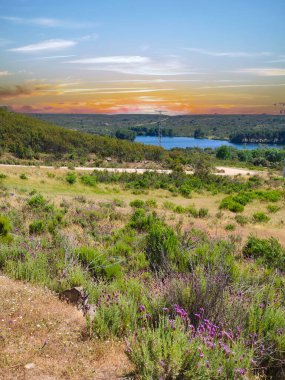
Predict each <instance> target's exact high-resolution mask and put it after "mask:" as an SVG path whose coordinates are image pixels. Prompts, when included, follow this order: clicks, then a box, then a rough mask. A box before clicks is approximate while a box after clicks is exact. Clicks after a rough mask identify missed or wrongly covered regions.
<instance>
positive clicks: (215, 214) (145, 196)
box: [1, 167, 285, 245]
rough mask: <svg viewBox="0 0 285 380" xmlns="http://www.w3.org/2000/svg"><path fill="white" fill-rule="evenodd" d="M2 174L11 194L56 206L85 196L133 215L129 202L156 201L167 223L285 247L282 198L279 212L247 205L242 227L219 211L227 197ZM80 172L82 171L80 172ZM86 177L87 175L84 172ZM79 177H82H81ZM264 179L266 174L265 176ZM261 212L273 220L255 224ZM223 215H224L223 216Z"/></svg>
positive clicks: (46, 174)
mask: <svg viewBox="0 0 285 380" xmlns="http://www.w3.org/2000/svg"><path fill="white" fill-rule="evenodd" d="M1 172H2V173H3V174H5V175H7V178H6V179H5V181H4V184H5V187H6V188H7V189H8V191H9V192H10V193H11V194H14V193H15V194H23V195H27V194H29V193H30V192H31V191H33V190H36V191H38V192H40V193H41V194H43V195H44V196H45V197H47V198H48V199H50V200H51V201H52V202H54V203H55V204H56V205H57V206H59V205H60V203H61V202H62V201H63V200H66V201H68V202H72V201H73V200H74V198H76V197H78V196H84V198H86V200H87V201H92V202H95V203H96V202H101V201H110V202H111V201H112V200H113V199H114V198H116V199H119V200H120V201H122V202H124V203H126V207H125V212H129V213H131V211H132V208H131V207H130V206H129V204H130V202H131V201H133V200H135V199H138V198H139V199H141V200H143V201H147V200H150V199H154V200H155V201H156V203H157V207H156V211H157V212H158V213H159V214H161V215H163V216H165V217H166V219H167V220H171V221H172V222H171V223H172V224H173V221H175V222H178V221H182V225H183V228H187V227H189V225H192V226H194V227H197V228H202V229H203V230H205V231H207V233H209V234H210V235H217V236H226V235H227V234H228V232H227V231H226V230H225V228H226V226H228V225H229V224H233V225H234V230H233V231H232V232H231V233H232V234H233V235H237V236H241V237H242V238H243V239H246V238H247V236H248V235H249V234H250V233H254V234H256V235H257V236H259V237H270V236H273V237H276V238H277V239H279V240H280V241H281V242H282V244H284V245H285V234H284V228H285V227H284V223H285V203H284V200H283V199H281V200H279V201H278V202H276V206H277V207H278V210H277V211H275V212H274V213H270V212H268V209H267V207H268V204H269V202H260V201H258V200H254V201H253V202H252V203H251V204H249V205H248V206H246V208H245V210H244V212H243V215H244V216H245V217H246V218H248V220H249V223H247V224H245V225H243V226H242V225H240V224H238V223H237V222H236V220H235V217H236V215H235V214H234V213H232V212H230V211H229V210H222V211H221V210H220V209H219V206H220V202H221V200H222V199H223V198H224V195H223V194H216V195H213V194H211V193H210V192H206V191H203V192H202V193H201V194H199V193H193V194H192V195H191V199H187V198H185V197H183V196H181V195H177V194H172V193H171V192H169V191H166V190H163V189H159V190H158V189H156V190H155V189H152V190H151V191H144V192H142V194H139V195H137V194H134V191H133V190H126V189H125V188H122V186H120V185H119V184H112V185H110V184H105V183H99V184H98V185H97V186H96V187H90V186H86V185H84V184H82V183H81V182H80V181H76V183H74V184H72V185H70V184H68V183H67V182H66V180H65V176H66V171H65V170H61V169H46V168H44V167H42V168H29V167H27V168H17V167H7V168H1ZM79 173H80V171H79ZM21 174H25V175H26V176H27V179H21V178H20V176H21ZM81 174H82V175H84V174H85V173H84V172H81ZM79 175H80V174H79ZM262 176H263V177H264V175H262ZM166 202H171V203H173V204H174V206H182V207H184V208H185V207H187V206H189V205H194V207H196V208H198V209H199V208H202V207H204V208H207V209H208V211H209V212H208V215H207V218H205V219H198V220H197V219H196V218H193V217H189V216H188V215H185V213H183V212H182V213H179V212H174V211H173V210H169V209H167V208H166V207H165V203H166ZM258 211H261V212H265V213H267V214H269V216H270V220H269V221H268V222H267V223H253V222H252V221H251V219H252V215H253V214H254V213H256V212H258ZM220 214H221V215H220Z"/></svg>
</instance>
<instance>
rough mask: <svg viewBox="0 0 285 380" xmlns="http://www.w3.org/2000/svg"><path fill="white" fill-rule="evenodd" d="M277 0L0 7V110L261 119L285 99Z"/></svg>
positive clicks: (15, 1) (21, 0)
mask: <svg viewBox="0 0 285 380" xmlns="http://www.w3.org/2000/svg"><path fill="white" fill-rule="evenodd" d="M284 14H285V2H284V1H281V0H275V1H268V0H260V1H257V0H248V1H245V0H239V1H224V0H217V1H214V0H202V1H199V2H198V1H195V2H194V1H191V0H189V1H186V0H176V1H171V0H164V1H162V0H153V1H150V0H145V1H142V0H137V1H135V0H133V1H129V0H121V1H115V0H105V1H101V0H99V1H98V0H96V1H86V0H82V1H74V0H73V1H68V2H67V1H60V0H58V1H55V0H49V1H46V2H43V1H41V0H10V1H9V2H8V1H5V2H1V3H0V22H1V24H0V25H1V26H0V54H1V61H0V103H1V104H8V105H10V106H11V107H13V108H14V109H15V110H19V111H21V110H22V111H28V112H39V111H41V112H82V113H85V112H88V113H89V112H108V113H112V112H114V113H117V112H153V110H154V109H157V108H161V109H162V110H164V111H165V112H169V113H213V112H219V113H241V112H242V113H262V112H274V107H273V103H275V102H279V101H284V100H285V96H284V95H285V94H284V92H285V47H284V36H285V23H284Z"/></svg>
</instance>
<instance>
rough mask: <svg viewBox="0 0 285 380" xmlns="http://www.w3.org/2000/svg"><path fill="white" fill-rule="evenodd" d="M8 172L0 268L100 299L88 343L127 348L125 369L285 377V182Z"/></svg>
mask: <svg viewBox="0 0 285 380" xmlns="http://www.w3.org/2000/svg"><path fill="white" fill-rule="evenodd" d="M0 178H1V179H0V191H1V193H0V239H1V244H0V269H1V271H2V272H3V274H5V275H6V276H9V277H10V278H12V279H16V280H21V281H25V282H30V283H31V284H34V285H39V286H41V287H47V288H49V289H51V290H52V291H53V292H55V293H56V294H59V293H60V292H61V291H63V290H65V289H69V288H71V287H74V286H82V287H83V288H84V289H85V290H86V291H87V292H88V294H89V302H91V303H92V304H93V305H95V306H96V315H95V318H94V319H91V318H90V316H87V319H86V324H87V332H88V342H94V344H96V342H100V341H101V342H107V341H114V342H118V343H120V342H121V343H122V344H123V345H124V349H125V355H126V356H127V358H128V360H129V362H130V363H131V368H132V370H131V373H126V376H131V377H136V378H139V379H149V380H151V379H157V380H159V379H165V380H166V379H169V380H171V379H203V380H204V379H282V378H284V368H285V356H284V350H285V310H284V269H285V248H284V247H285V236H284V222H285V203H284V179H282V178H281V177H278V176H276V175H274V174H266V175H265V174H263V175H260V176H245V177H241V176H237V177H222V176H214V175H211V174H209V173H207V172H206V173H204V172H203V171H202V172H200V173H196V174H195V175H185V174H184V173H183V172H182V171H181V170H179V168H178V170H174V172H173V173H172V174H169V175H166V174H158V173H149V172H147V173H144V174H130V173H107V172H91V173H86V172H83V171H82V172H80V171H78V172H75V171H74V170H72V169H66V170H62V169H59V168H39V167H38V168H37V167H30V168H29V167H26V168H20V167H1V169H0ZM88 344H90V343H88ZM90 378H91V377H90Z"/></svg>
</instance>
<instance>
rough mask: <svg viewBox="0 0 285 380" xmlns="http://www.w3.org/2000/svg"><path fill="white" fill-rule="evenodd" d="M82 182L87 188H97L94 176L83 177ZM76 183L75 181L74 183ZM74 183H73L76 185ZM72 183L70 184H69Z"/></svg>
mask: <svg viewBox="0 0 285 380" xmlns="http://www.w3.org/2000/svg"><path fill="white" fill-rule="evenodd" d="M80 181H81V182H82V183H83V184H84V185H87V186H91V187H95V186H97V181H96V178H95V177H94V176H92V175H83V176H81V177H80ZM74 182H75V181H74ZM74 182H73V183H74ZM69 183H70V182H69Z"/></svg>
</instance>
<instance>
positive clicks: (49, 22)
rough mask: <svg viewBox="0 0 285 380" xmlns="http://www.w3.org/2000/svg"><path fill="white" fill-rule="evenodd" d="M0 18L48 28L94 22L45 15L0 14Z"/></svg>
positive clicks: (81, 26) (71, 26)
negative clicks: (27, 16) (32, 16)
mask: <svg viewBox="0 0 285 380" xmlns="http://www.w3.org/2000/svg"><path fill="white" fill-rule="evenodd" d="M0 19H2V20H4V21H8V22H12V23H15V24H22V25H35V26H42V27H48V28H72V29H77V28H88V27H94V26H96V24H94V23H90V22H84V23H81V22H77V21H72V20H61V19H56V18H47V17H36V18H23V17H15V16H1V17H0Z"/></svg>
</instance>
